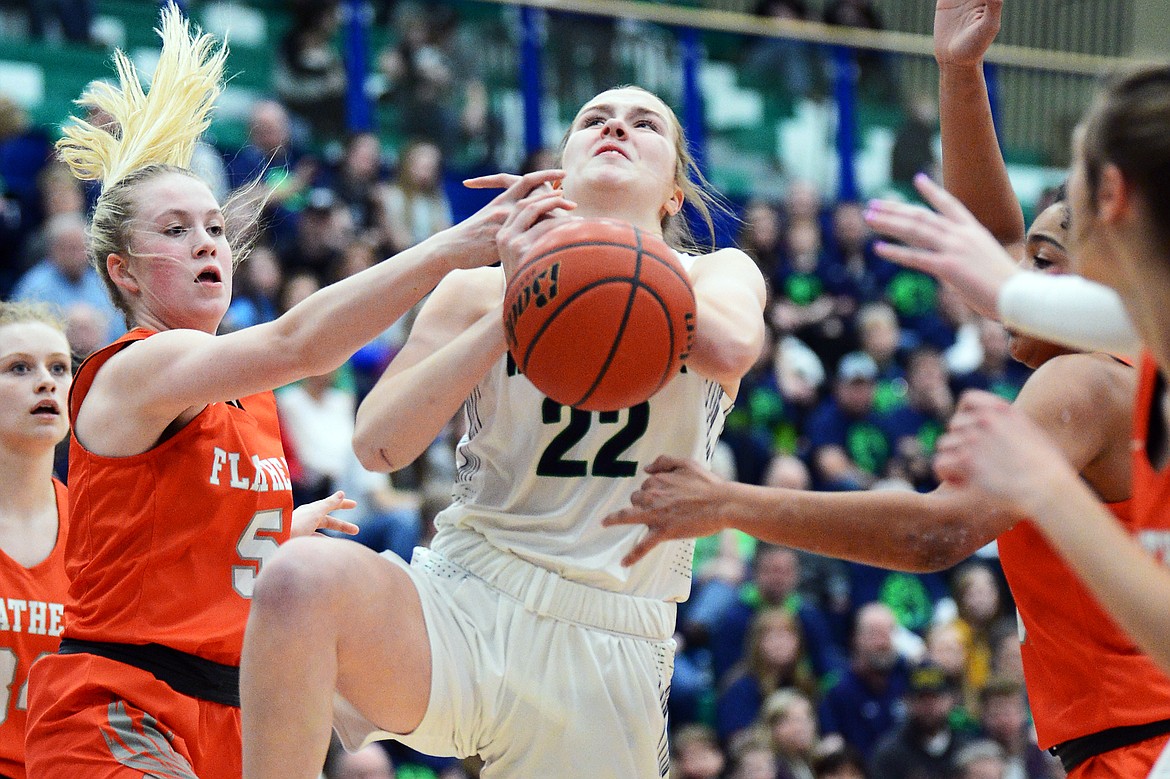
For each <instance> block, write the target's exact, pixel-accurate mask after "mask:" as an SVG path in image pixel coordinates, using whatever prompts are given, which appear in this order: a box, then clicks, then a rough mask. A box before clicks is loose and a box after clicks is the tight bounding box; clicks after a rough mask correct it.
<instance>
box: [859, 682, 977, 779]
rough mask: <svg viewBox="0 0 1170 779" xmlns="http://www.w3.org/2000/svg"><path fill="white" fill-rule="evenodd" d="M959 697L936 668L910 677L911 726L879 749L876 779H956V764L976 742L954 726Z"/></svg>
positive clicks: (875, 760)
mask: <svg viewBox="0 0 1170 779" xmlns="http://www.w3.org/2000/svg"><path fill="white" fill-rule="evenodd" d="M955 696H956V692H955V690H954V688H952V687H951V684H950V680H949V679H948V678H947V675H946V673H945V672H944V671H943V670H942V669H941V668H939V667H938V666H935V665H933V664H931V663H923V664H920V665H918V666H916V667H915V668H913V669H912V670H911V671H910V683H909V687H908V689H907V693H906V721H905V722H903V723H901V724H900V725H898V726H897V727H896V728H895V729H894V730H892V731H890V732H889V733H887V734H886V735H885V736H883V737H882V738H881V739H880V740H879V741H878V743H877V744H876V745H875V747H874V751H873V756H872V758H871V760H870V768H871V772H872V774H873V778H874V779H951V777H952V775H953V772H954V771H955V768H956V762H955V758H956V756H957V754H958V752H959V750H961V749H962V748H963V747H964V746H966V745H967V744H968V743H970V742H971V741H972V740H973V738H972V737H971V736H970V735H969V734H967V733H962V732H959V731H956V730H955V729H954V728H953V727H952V726H951V723H950V713H951V709H952V708H954V706H955V700H956V698H955Z"/></svg>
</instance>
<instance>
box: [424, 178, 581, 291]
mask: <svg viewBox="0 0 1170 779" xmlns="http://www.w3.org/2000/svg"><path fill="white" fill-rule="evenodd" d="M564 176H565V172H564V171H562V170H557V169H552V170H538V171H535V172H533V173H526V174H524V175H523V176H516V175H513V174H511V173H496V174H493V175H491V176H480V177H478V178H473V179H467V180H466V181H464V182H463V184H464V186H467V187H469V188H471V189H492V188H496V189H503V190H504V191H503V192H501V193H500V194H499V195H496V197H495V198H494V199H493V200H492V201H491V202H490V203H488V204H487V205H486V206H484V207H483V208H481V209H480V210H479V211H477V212H476V213H475V214H473V215H472V216H470V217H468V218H467V219H465V220H463V221H462V222H460V223H459V224H457V225H455V226H454V227H451V228H448V230H444V231H443V233H440V234H439V236H436V238H441V239H443V240H446V241H447V242H449V243H450V247H449V256H451V257H452V259H453V260H454V263H455V265H454V267H457V268H477V267H480V266H482V265H491V264H492V263H494V262H497V261H501V260H503V259H504V258H503V257H502V256H501V255H500V250H499V242H498V241H497V235H498V233H499V232H500V229H501V228H502V227H503V226H504V224H505V222H507V221H508V220H509V219H510V218H512V217H513V216H514V215H516V214H517V212H525V213H527V214H529V216H528V217H527V218H530V219H531V220H532V223H535V221H536V219H538V218H539V215H540V214H546V213H549V212H551V211H554V210H556V209H563V210H564V211H570V210H572V209H574V208H576V207H577V204H576V203H574V202H572V201H571V200H569V199H568V198H566V197H565V196H564V194H563V193H562V192H561V191H560V190H559V189H555V188H554V187H553V184H554V183H555V182H558V181H560V180H561V179H563V178H564Z"/></svg>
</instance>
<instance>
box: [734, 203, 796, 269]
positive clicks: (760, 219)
mask: <svg viewBox="0 0 1170 779" xmlns="http://www.w3.org/2000/svg"><path fill="white" fill-rule="evenodd" d="M781 227H782V220H781V217H780V211H779V209H778V208H776V206H775V205H773V204H772V203H770V202H768V201H767V200H752V201H749V202H748V204H747V205H746V206H744V211H743V225H742V227H741V228H740V233H739V241H738V242H737V243H738V246H739V248H741V249H743V251H744V252H746V253H747V255H748V256H749V257H751V258H752V259H753V260H755V262H756V265H757V266H759V268H760V273H762V274H764V278H765V279H766V280H767V282H768V285H769V287H770V288H771V291H774V290H775V288H776V286H777V281H778V279H779V278H780V271H781V269H782V268H783V266H784V255H785V250H784V231H783V230H782V229H781Z"/></svg>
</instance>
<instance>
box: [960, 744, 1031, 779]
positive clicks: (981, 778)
mask: <svg viewBox="0 0 1170 779" xmlns="http://www.w3.org/2000/svg"><path fill="white" fill-rule="evenodd" d="M954 776H955V777H956V779H1009V777H1012V776H1023V774H1009V773H1008V764H1007V762H1006V761H1005V760H1004V753H1003V748H1002V747H1001V746H1000V745H999V744H997V743H995V742H994V741H988V740H979V741H973V742H972V743H970V744H968V745H967V746H965V747H963V748H962V749H960V750H959V753H958V754H957V755H955V774H954Z"/></svg>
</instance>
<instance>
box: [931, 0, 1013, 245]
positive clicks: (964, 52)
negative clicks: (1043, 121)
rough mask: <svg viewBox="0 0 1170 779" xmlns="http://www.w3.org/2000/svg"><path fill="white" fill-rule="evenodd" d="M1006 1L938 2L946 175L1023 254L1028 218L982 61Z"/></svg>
mask: <svg viewBox="0 0 1170 779" xmlns="http://www.w3.org/2000/svg"><path fill="white" fill-rule="evenodd" d="M1002 7H1003V0H939V2H938V5H937V6H935V11H934V58H935V60H936V61H937V62H938V68H939V85H938V104H939V120H940V126H941V130H942V173H943V182H944V183H945V184H946V187H947V189H948V190H949V191H950V192H951V193H953V194H954V195H955V197H957V198H958V199H959V200H960V201H961V202H963V203H964V204H965V205H966V206H967V208H969V209H970V210H971V213H972V214H973V215H974V216H975V218H976V219H977V220H978V221H979V223H980V224H982V225H984V226H985V227H986V228H987V229H988V230H989V231H990V232H991V234H992V235H993V236H995V238H996V240H998V241H999V242H1000V243H1001V244H1004V245H1005V246H1007V247H1008V250H1009V252H1010V253H1011V254H1012V256H1016V255H1017V254H1019V252H1020V249H1021V248H1022V244H1023V240H1024V215H1023V213H1022V211H1021V209H1020V205H1019V202H1018V200H1017V199H1016V194H1015V192H1014V191H1013V190H1012V186H1011V181H1010V180H1009V179H1008V174H1007V166H1006V165H1005V164H1004V161H1003V157H1002V155H1001V153H1000V149H999V142H998V140H997V139H996V136H995V122H994V120H993V118H992V114H991V102H990V99H989V97H988V94H987V82H986V81H985V80H984V76H983V56H984V55H985V54H986V53H987V49H988V48H989V47H990V46H991V43H992V41H994V40H995V36H996V34H997V33H998V32H999V26H1000V11H1001V9H1002Z"/></svg>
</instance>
